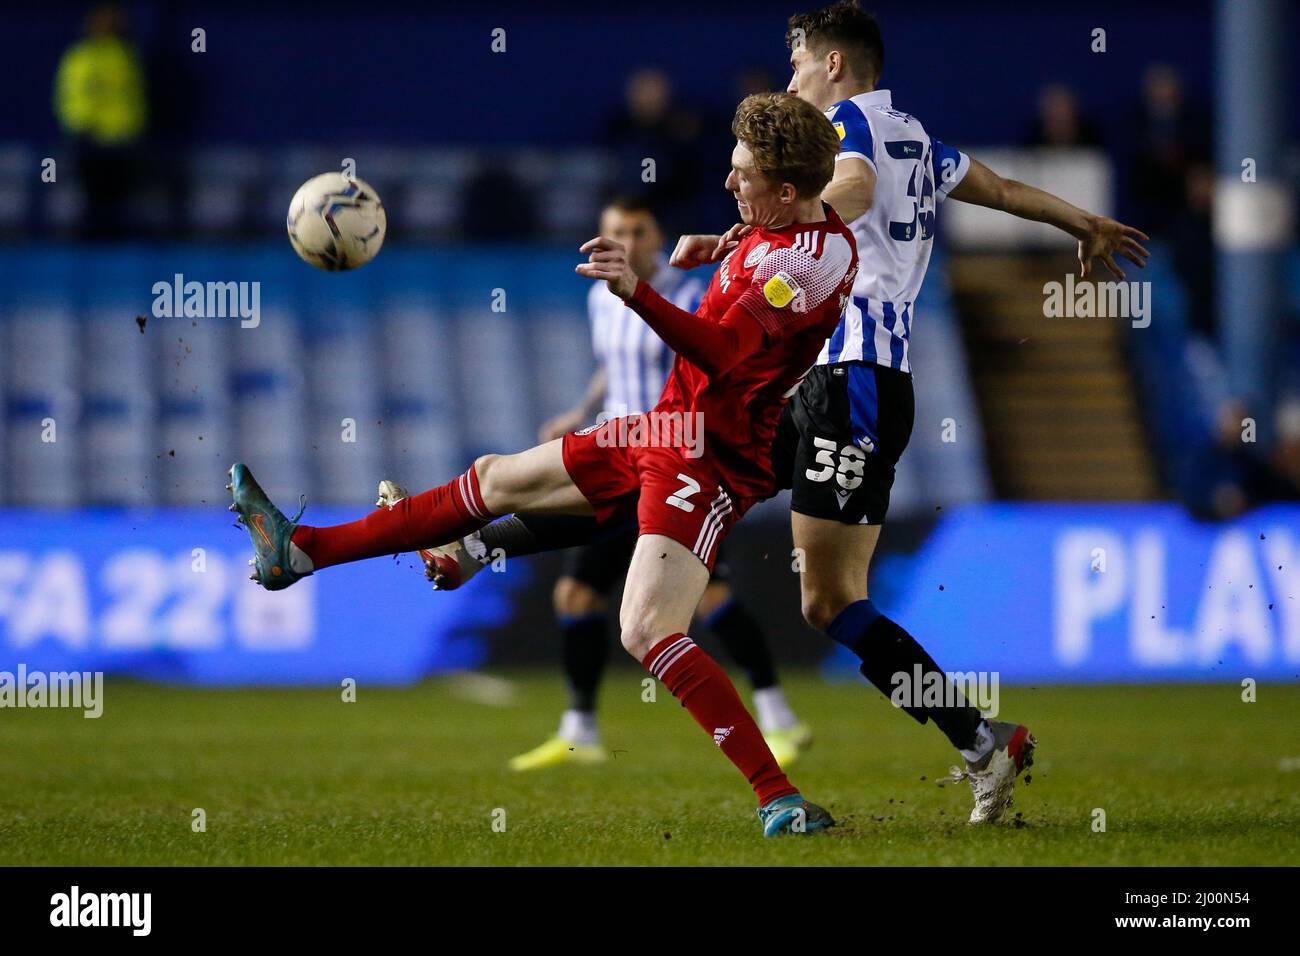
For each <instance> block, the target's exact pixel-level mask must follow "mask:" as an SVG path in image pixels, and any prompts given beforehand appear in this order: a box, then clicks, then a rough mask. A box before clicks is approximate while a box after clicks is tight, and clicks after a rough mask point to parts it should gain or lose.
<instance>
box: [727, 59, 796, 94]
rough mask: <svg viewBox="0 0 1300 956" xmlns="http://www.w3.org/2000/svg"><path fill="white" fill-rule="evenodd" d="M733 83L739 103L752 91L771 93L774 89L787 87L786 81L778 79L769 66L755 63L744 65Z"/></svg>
mask: <svg viewBox="0 0 1300 956" xmlns="http://www.w3.org/2000/svg"><path fill="white" fill-rule="evenodd" d="M732 85H733V87H734V90H735V94H736V102H737V103H739V102H740V101H741V100H743V99H744V98H745V97H746V96H749V94H751V93H770V92H771V91H772V90H781V89H785V82H784V81H782V80H777V79H776V77H774V76H773V75H772V73H771V71H770V70H768V69H767V67H764V66H753V65H751V66H746V67H742V68H741V70H740V72H738V73H737V74H736V79H735V82H734V83H733V84H732Z"/></svg>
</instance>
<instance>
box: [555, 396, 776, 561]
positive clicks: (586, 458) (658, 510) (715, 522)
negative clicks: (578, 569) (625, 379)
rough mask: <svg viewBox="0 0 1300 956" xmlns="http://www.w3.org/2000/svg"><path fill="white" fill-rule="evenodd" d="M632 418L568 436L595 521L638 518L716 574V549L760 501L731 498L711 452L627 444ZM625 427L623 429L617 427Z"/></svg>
mask: <svg viewBox="0 0 1300 956" xmlns="http://www.w3.org/2000/svg"><path fill="white" fill-rule="evenodd" d="M637 418H644V416H639V415H633V416H629V417H628V418H626V419H611V420H610V421H608V422H606V423H604V424H603V425H598V426H593V427H592V428H584V429H583V430H581V431H577V432H570V433H569V434H567V435H565V436H564V439H563V441H564V444H563V451H564V467H565V469H567V470H568V472H569V477H570V478H572V479H573V483H574V484H575V485H577V486H578V490H579V491H581V492H582V493H583V495H584V496H585V497H586V499H587V500H588V501H589V502H591V506H592V508H594V509H595V511H596V520H598V521H601V522H605V521H611V520H618V521H625V520H627V519H629V518H631V517H632V516H633V515H635V516H636V519H637V524H638V525H639V530H640V533H641V534H661V535H663V536H664V537H667V538H672V539H673V540H674V541H676V542H677V543H678V544H681V545H682V546H684V547H685V548H687V549H689V550H690V551H691V553H692V554H694V555H695V556H696V557H697V558H699V559H700V560H701V561H702V562H704V565H705V567H707V568H708V569H709V570H710V571H712V570H713V562H714V561H715V560H716V558H717V554H718V545H719V543H721V541H722V539H723V538H725V537H726V536H727V532H728V531H730V530H731V526H732V525H733V524H735V523H736V522H737V521H739V520H740V517H741V515H743V514H744V513H745V512H746V511H748V510H749V508H750V507H751V506H752V505H753V504H754V503H755V502H756V501H758V500H759V499H757V498H740V497H732V496H731V495H730V494H728V493H727V490H726V488H725V487H724V486H723V482H722V480H721V479H720V477H719V475H718V473H717V471H716V469H715V468H714V467H713V466H712V464H711V463H710V461H709V457H708V455H707V454H704V455H701V456H700V457H698V458H691V457H688V456H687V454H686V451H685V450H684V449H682V448H675V447H664V446H659V445H652V444H644V443H629V442H627V441H624V440H622V439H623V438H625V437H626V436H627V435H628V434H631V433H633V431H634V429H632V428H631V427H629V423H631V422H632V421H633V420H634V419H637ZM620 422H623V424H622V425H620V424H619V423H620Z"/></svg>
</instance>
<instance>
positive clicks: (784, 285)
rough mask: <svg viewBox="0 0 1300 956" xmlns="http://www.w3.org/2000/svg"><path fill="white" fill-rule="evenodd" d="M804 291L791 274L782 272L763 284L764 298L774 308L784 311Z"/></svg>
mask: <svg viewBox="0 0 1300 956" xmlns="http://www.w3.org/2000/svg"><path fill="white" fill-rule="evenodd" d="M801 291H802V290H801V289H800V288H799V283H797V282H795V281H794V279H792V278H791V277H790V273H788V272H785V271H781V272H778V273H777V274H776V275H774V276H772V278H770V279H768V280H767V282H765V283H764V284H763V297H764V298H765V299H767V302H768V304H769V305H771V306H772V307H773V308H777V309H784V308H785V307H786V306H787V305H789V304H790V303H791V302H792V301H794V297H795V296H797V295H798V294H799V293H800V292H801Z"/></svg>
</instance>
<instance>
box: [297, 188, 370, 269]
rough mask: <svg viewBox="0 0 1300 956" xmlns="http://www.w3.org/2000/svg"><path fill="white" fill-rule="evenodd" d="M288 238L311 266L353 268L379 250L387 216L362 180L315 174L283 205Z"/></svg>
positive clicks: (360, 264) (367, 260) (364, 262)
mask: <svg viewBox="0 0 1300 956" xmlns="http://www.w3.org/2000/svg"><path fill="white" fill-rule="evenodd" d="M288 227H289V242H290V243H292V244H293V250H294V252H296V253H298V255H299V256H301V257H302V259H303V261H304V262H307V263H310V264H311V265H313V266H315V267H316V268H317V269H324V270H325V271H326V272H343V271H346V270H348V269H356V268H358V267H360V266H364V265H365V264H366V263H367V262H369V261H370V260H371V259H373V258H374V257H375V256H376V255H378V254H379V248H380V246H382V245H383V244H384V232H385V231H386V230H387V229H388V215H387V213H385V212H384V204H383V203H382V202H380V201H379V196H378V195H377V194H376V193H375V191H374V190H373V189H371V188H370V186H369V185H368V184H367V183H366V182H364V181H363V180H360V179H356V178H352V179H349V178H348V177H346V176H344V175H343V174H342V173H321V174H320V175H319V176H313V177H312V178H311V179H309V180H307V181H306V182H305V183H303V184H302V187H301V188H300V189H299V190H298V191H297V192H296V193H294V194H293V200H292V201H291V202H290V203H289V218H288Z"/></svg>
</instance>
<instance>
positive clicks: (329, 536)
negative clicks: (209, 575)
mask: <svg viewBox="0 0 1300 956" xmlns="http://www.w3.org/2000/svg"><path fill="white" fill-rule="evenodd" d="M560 446H561V443H560V441H559V440H556V441H553V442H548V443H547V444H545V445H538V446H537V447H535V448H530V449H528V450H527V451H524V452H520V453H519V454H516V455H484V456H483V457H481V458H479V459H478V460H476V461H475V462H474V464H473V465H471V466H470V468H469V469H468V470H467V471H466V472H465V473H464V474H463V475H460V476H459V477H457V478H455V479H453V480H452V481H449V482H447V483H446V484H445V485H440V486H439V487H437V488H432V489H430V490H429V491H425V492H423V493H421V494H418V495H415V496H413V497H410V498H404V499H403V500H401V501H400V502H398V503H397V504H396V505H394V506H393V507H391V508H384V509H380V510H378V511H374V512H371V513H370V514H369V515H367V516H366V517H365V518H362V519H361V520H359V521H352V522H349V523H347V524H342V525H334V526H333V527H327V528H313V527H310V526H308V525H299V524H296V523H295V521H292V520H290V519H288V518H286V517H285V516H284V515H283V514H282V513H281V512H280V510H279V509H278V508H276V507H275V505H274V504H272V503H271V500H270V499H269V498H268V497H267V496H266V493H265V492H264V491H263V490H262V489H261V487H260V486H259V485H258V484H257V482H256V480H254V478H253V475H252V473H251V472H250V471H249V470H248V467H247V466H246V465H243V464H236V465H234V466H233V467H232V468H231V469H230V476H231V483H230V486H229V487H230V490H231V495H232V497H233V499H234V500H233V504H232V505H231V510H232V511H238V512H239V516H240V521H241V522H243V523H244V524H245V526H246V527H247V528H248V533H249V537H250V538H251V539H252V541H253V549H254V559H253V562H254V569H255V570H254V574H253V579H254V580H256V581H257V582H258V583H260V584H261V585H262V586H263V587H266V588H268V589H269V590H279V589H281V588H286V587H288V586H289V585H291V584H293V583H294V582H295V581H297V580H299V579H300V578H302V577H305V576H306V575H308V574H311V573H313V572H314V571H318V570H320V569H321V568H326V567H330V566H331V565H335V564H345V563H347V562H351V561H362V560H365V559H366V558H375V557H379V556H381V555H386V554H399V553H401V552H403V551H417V550H419V549H420V548H423V547H427V546H429V545H436V544H442V543H444V542H447V541H452V540H454V539H456V538H460V537H462V536H464V535H466V534H468V533H470V532H471V531H475V530H477V529H479V528H481V527H483V526H484V525H485V524H487V523H488V522H489V521H491V520H492V518H493V517H494V516H495V515H500V514H506V513H508V512H510V511H515V510H521V509H524V508H527V509H530V510H533V511H544V512H558V513H562V514H590V513H591V505H590V504H589V503H588V501H587V499H586V498H585V497H584V496H583V494H582V492H580V491H579V490H578V488H577V486H575V485H574V483H573V481H572V479H571V478H570V477H569V473H568V471H566V470H565V467H564V460H563V456H562V452H561V447H560ZM300 513H301V512H300Z"/></svg>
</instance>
